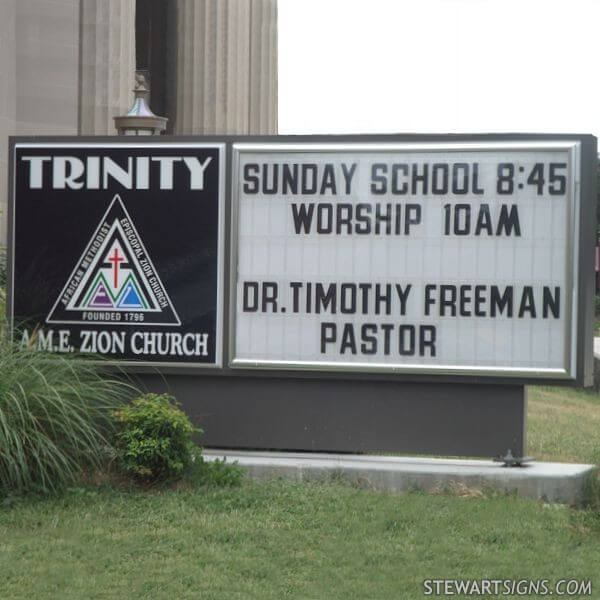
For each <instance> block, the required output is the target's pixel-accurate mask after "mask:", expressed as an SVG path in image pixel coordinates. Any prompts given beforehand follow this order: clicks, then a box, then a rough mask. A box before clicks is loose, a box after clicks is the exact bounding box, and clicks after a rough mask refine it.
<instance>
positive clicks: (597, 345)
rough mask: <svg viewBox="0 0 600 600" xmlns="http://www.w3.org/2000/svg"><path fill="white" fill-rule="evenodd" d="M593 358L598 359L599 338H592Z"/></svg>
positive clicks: (599, 355)
mask: <svg viewBox="0 0 600 600" xmlns="http://www.w3.org/2000/svg"><path fill="white" fill-rule="evenodd" d="M594 358H595V359H600V337H595V338H594Z"/></svg>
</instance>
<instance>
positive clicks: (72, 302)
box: [65, 205, 173, 313]
mask: <svg viewBox="0 0 600 600" xmlns="http://www.w3.org/2000/svg"><path fill="white" fill-rule="evenodd" d="M111 206H112V205H111ZM121 206H123V205H121ZM109 210H110V209H109ZM126 214H127V213H126ZM105 216H106V215H105ZM127 218H128V219H129V223H130V225H131V226H132V227H131V228H132V229H133V231H134V232H135V235H136V237H137V240H138V242H139V243H140V246H142V249H143V250H144V254H145V255H146V257H148V262H149V263H150V265H151V266H152V270H153V271H154V273H156V269H154V265H153V264H152V263H151V261H150V257H149V256H148V253H147V252H146V249H145V248H144V247H143V245H142V243H141V241H140V237H139V234H138V232H137V231H136V230H135V228H134V227H133V223H132V221H131V217H129V215H127ZM115 231H117V232H118V233H119V235H120V236H121V237H120V239H121V241H122V240H126V237H127V236H126V235H125V232H124V231H123V228H122V227H121V223H119V222H118V221H115V222H114V223H113V224H112V225H111V226H110V229H109V230H108V233H107V234H106V238H105V239H106V240H108V239H109V238H110V237H111V236H112V234H113V233H114V232H115ZM102 244H104V242H103V243H102ZM119 246H122V244H121V243H119ZM88 247H89V244H88ZM86 249H87V248H86ZM121 249H122V248H121ZM100 250H104V249H103V247H102V246H100V248H99V249H98V252H97V253H96V256H94V258H93V259H92V262H91V263H90V264H89V266H88V267H87V269H86V272H85V273H84V275H83V277H82V279H81V281H80V282H79V284H78V286H77V287H78V288H85V286H87V284H88V283H89V281H90V279H91V274H92V272H93V271H94V269H95V268H96V266H97V265H98V263H99V262H101V257H102V256H103V253H102V252H101V251H100ZM129 252H130V254H131V257H132V259H133V260H134V261H135V263H136V266H137V269H138V271H139V272H140V273H141V274H142V276H143V270H142V267H141V266H140V265H139V263H138V262H137V260H136V258H135V252H133V251H132V249H131V247H130V248H129ZM136 279H137V277H136ZM157 279H159V282H160V284H161V286H162V289H163V290H164V289H165V286H164V285H162V281H160V278H158V277H157ZM138 283H139V284H140V285H142V286H143V287H144V289H145V290H146V293H147V294H148V295H149V296H150V297H151V298H152V303H153V306H154V308H152V309H145V310H143V311H141V312H148V313H150V312H162V310H161V309H160V307H159V306H158V302H157V301H156V298H155V296H154V292H153V291H152V289H151V288H150V285H149V284H148V281H147V279H146V278H145V277H144V279H143V281H141V282H138ZM165 293H166V290H165ZM76 298H77V300H80V299H81V293H79V294H77V293H76V292H74V293H73V297H72V298H71V300H69V304H67V306H66V307H65V310H114V311H116V312H126V310H135V309H120V308H116V307H112V308H106V309H88V308H82V307H81V306H76V305H75V299H76ZM169 304H170V301H169ZM171 309H173V306H171ZM138 310H139V309H138Z"/></svg>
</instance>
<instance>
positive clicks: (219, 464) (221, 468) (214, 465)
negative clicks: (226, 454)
mask: <svg viewBox="0 0 600 600" xmlns="http://www.w3.org/2000/svg"><path fill="white" fill-rule="evenodd" d="M195 462H196V463H197V464H196V465H195V468H194V473H193V479H194V481H195V483H196V484H197V485H206V486H211V487H237V486H239V485H241V484H242V481H243V479H244V475H245V471H244V469H242V467H240V466H239V465H238V463H237V462H229V463H228V462H227V461H226V460H225V459H222V460H221V459H218V458H217V459H215V460H213V461H208V460H204V459H203V458H202V456H198V457H197V458H196V461H195Z"/></svg>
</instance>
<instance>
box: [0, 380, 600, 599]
mask: <svg viewBox="0 0 600 600" xmlns="http://www.w3.org/2000/svg"><path fill="white" fill-rule="evenodd" d="M599 419H600V399H599V397H598V396H597V395H595V394H592V393H586V392H580V391H572V390H565V389H559V388H532V389H530V393H529V440H530V444H529V446H530V453H531V454H533V455H534V456H536V457H537V458H543V459H545V460H569V461H574V462H590V461H597V462H598V457H599V446H600V428H599V427H598V425H599ZM598 565H600V512H598V510H593V509H587V510H575V509H571V508H568V507H564V506H559V505H548V504H544V503H543V502H538V501H534V500H525V499H519V498H515V497H512V496H505V495H501V494H496V493H492V492H489V491H477V490H464V489H462V490H461V489H458V490H454V491H449V492H447V493H440V494H424V493H418V492H415V493H410V494H404V495H394V494H386V493H380V492H375V491H373V490H369V489H360V488H358V487H353V486H351V485H348V484H346V483H344V482H343V481H339V480H338V481H335V480H334V481H330V482H327V483H304V484H300V483H291V482H282V481H274V482H271V483H268V484H253V483H251V482H245V483H243V484H242V486H241V487H232V488H211V487H203V486H200V485H199V483H198V482H196V481H195V480H194V478H193V477H192V478H190V480H189V481H188V482H187V483H185V484H184V485H181V486H178V487H177V488H176V489H170V490H154V491H143V490H137V489H132V488H128V487H125V488H116V489H115V488H110V487H108V486H99V487H94V486H87V487H84V486H82V487H80V488H75V489H71V490H70V491H69V492H67V493H64V494H63V495H61V496H59V497H55V498H51V499H45V500H40V499H38V500H36V499H26V500H19V501H17V502H16V503H13V504H10V505H8V504H7V505H6V506H4V507H2V508H0V598H1V599H2V600H5V599H20V598H23V599H25V598H27V599H35V600H38V599H39V600H43V599H49V598H59V599H61V600H65V599H71V598H72V599H75V598H76V599H82V598H85V599H87V598H99V599H100V598H103V599H104V598H106V599H109V598H111V599H112V598H115V599H117V598H118V599H128V598H134V599H138V598H149V599H150V598H151V599H153V600H154V599H161V598H168V599H170V600H179V599H180V598H194V599H195V598H201V599H202V600H210V599H215V600H216V599H219V600H222V599H225V600H229V599H232V600H235V599H238V598H239V599H244V600H246V599H254V598H256V599H260V600H262V599H271V598H272V599H280V598H298V599H300V598H302V599H321V598H322V599H325V600H329V599H331V600H335V599H338V598H339V599H343V600H349V599H354V598H355V599H361V600H362V599H375V600H380V599H388V598H389V599H394V600H397V599H404V598H406V599H414V598H420V597H424V596H423V592H424V587H423V580H425V579H439V578H495V579H504V578H506V579H514V578H517V579H529V578H531V579H540V578H542V579H549V580H551V581H556V580H558V579H561V578H566V579H591V580H592V586H593V588H592V589H593V593H592V597H594V598H598V597H600V569H599V567H598ZM454 597H457V598H458V597H461V596H454ZM487 597H490V596H487ZM504 597H508V596H504ZM520 597H537V596H520ZM570 597H579V596H570ZM588 597H589V596H588Z"/></svg>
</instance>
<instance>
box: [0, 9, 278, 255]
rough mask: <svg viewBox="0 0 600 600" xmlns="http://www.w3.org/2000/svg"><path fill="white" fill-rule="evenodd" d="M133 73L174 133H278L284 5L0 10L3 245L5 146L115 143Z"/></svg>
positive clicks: (1, 236)
mask: <svg viewBox="0 0 600 600" xmlns="http://www.w3.org/2000/svg"><path fill="white" fill-rule="evenodd" d="M136 69H138V70H143V71H145V72H146V74H147V78H148V79H149V80H150V84H151V94H152V95H151V99H150V105H151V107H152V109H153V110H154V112H155V113H157V114H160V115H161V116H166V117H168V118H169V125H168V129H167V133H172V134H175V135H182V134H219V133H221V134H226V133H237V134H250V133H254V134H258V133H264V134H267V133H276V132H277V3H276V0H1V1H0V82H1V83H0V190H1V192H0V244H3V243H5V240H6V208H7V206H6V205H7V192H6V190H7V161H8V156H7V152H8V136H9V135H78V134H80V135H114V134H115V129H114V123H113V117H114V116H116V115H120V114H123V113H125V112H126V111H127V109H128V108H129V106H130V105H131V102H132V93H131V90H132V88H133V84H134V73H135V71H136Z"/></svg>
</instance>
